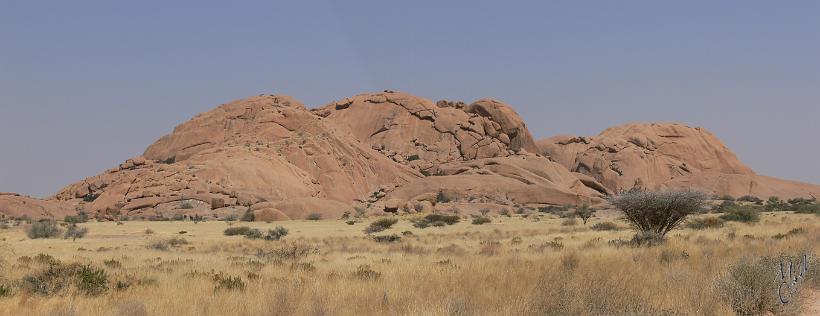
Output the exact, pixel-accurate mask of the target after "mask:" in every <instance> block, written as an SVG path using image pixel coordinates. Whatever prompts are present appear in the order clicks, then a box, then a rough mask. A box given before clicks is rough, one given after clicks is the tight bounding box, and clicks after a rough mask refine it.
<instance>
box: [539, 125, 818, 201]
mask: <svg viewBox="0 0 820 316" xmlns="http://www.w3.org/2000/svg"><path fill="white" fill-rule="evenodd" d="M538 145H539V147H540V150H541V153H542V154H544V155H546V156H549V157H550V158H551V159H553V160H555V161H556V162H558V163H560V164H562V165H564V166H566V167H567V168H569V169H570V170H571V171H573V172H577V173H580V174H583V175H586V176H589V177H591V178H593V179H595V180H597V181H598V182H600V183H601V184H603V185H604V186H605V187H606V188H607V189H609V190H610V191H612V192H618V191H621V190H628V189H631V188H633V187H636V186H637V187H642V188H647V189H658V188H671V187H674V188H693V189H698V190H703V191H706V192H711V193H715V194H721V195H722V194H730V195H735V196H741V195H746V194H752V195H757V196H761V197H768V196H780V197H783V198H786V197H796V196H802V197H807V196H809V194H810V193H811V192H818V188H820V187H819V186H816V185H811V184H806V183H799V182H793V181H785V180H779V179H775V178H770V177H764V176H759V175H757V174H755V172H754V171H753V170H752V169H751V168H749V167H748V166H746V165H744V164H743V163H742V162H740V160H738V159H737V157H736V156H735V154H734V153H732V152H731V151H730V150H729V148H727V147H726V145H724V144H723V143H722V142H721V141H720V140H719V139H718V138H717V137H715V136H714V135H713V134H712V133H710V132H709V131H707V130H705V129H703V128H695V127H689V126H685V125H682V124H676V123H637V124H626V125H622V126H617V127H612V128H609V129H607V130H605V131H603V132H602V133H601V134H599V135H598V136H594V137H583V136H555V137H551V138H547V139H543V140H540V141H539V142H538ZM579 178H581V179H582V180H583V177H581V176H579Z"/></svg>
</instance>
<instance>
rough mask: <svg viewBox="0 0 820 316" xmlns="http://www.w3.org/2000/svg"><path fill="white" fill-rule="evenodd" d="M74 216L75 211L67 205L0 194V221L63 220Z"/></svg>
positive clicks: (10, 194) (13, 194) (16, 195)
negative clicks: (22, 219)
mask: <svg viewBox="0 0 820 316" xmlns="http://www.w3.org/2000/svg"><path fill="white" fill-rule="evenodd" d="M74 214H76V211H75V210H74V208H73V207H71V205H69V204H67V203H62V202H59V201H50V200H41V199H37V198H33V197H28V196H23V195H19V194H15V193H3V192H0V218H2V219H15V218H24V217H27V218H30V219H40V218H53V219H63V218H65V216H66V215H74Z"/></svg>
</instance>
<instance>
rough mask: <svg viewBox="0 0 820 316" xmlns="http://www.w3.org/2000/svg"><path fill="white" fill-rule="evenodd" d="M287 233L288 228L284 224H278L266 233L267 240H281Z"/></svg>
mask: <svg viewBox="0 0 820 316" xmlns="http://www.w3.org/2000/svg"><path fill="white" fill-rule="evenodd" d="M287 235H288V229H287V228H284V227H282V226H276V228H274V229H269V230H268V234H267V235H265V240H280V239H282V238H283V237H285V236H287Z"/></svg>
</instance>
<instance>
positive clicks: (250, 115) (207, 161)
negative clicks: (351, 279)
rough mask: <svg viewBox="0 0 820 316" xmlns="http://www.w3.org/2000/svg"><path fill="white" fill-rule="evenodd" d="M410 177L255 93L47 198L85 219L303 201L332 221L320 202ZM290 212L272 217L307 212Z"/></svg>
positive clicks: (280, 100)
mask: <svg viewBox="0 0 820 316" xmlns="http://www.w3.org/2000/svg"><path fill="white" fill-rule="evenodd" d="M418 177H420V174H418V173H417V172H415V171H413V170H412V169H410V168H408V167H406V166H403V165H400V164H396V163H395V162H393V161H391V160H390V159H388V158H386V157H384V156H383V155H381V154H380V153H378V152H376V151H374V150H372V149H371V148H369V146H365V145H363V144H361V143H359V142H357V141H355V140H354V139H352V138H351V137H349V136H347V135H344V134H336V133H333V132H332V131H331V130H329V129H328V128H327V127H326V126H325V124H324V123H323V122H322V120H321V118H320V117H318V116H316V115H314V114H312V113H311V112H309V111H307V110H306V109H305V108H304V106H302V105H301V104H300V103H298V102H297V101H295V100H293V99H291V98H289V97H286V96H259V97H252V98H248V99H244V100H238V101H234V102H231V103H228V104H225V105H222V106H220V107H218V108H216V109H214V110H211V111H208V112H205V113H203V114H200V115H198V116H196V117H195V118H193V119H192V120H190V121H188V122H186V123H184V124H182V125H180V126H178V127H177V128H175V129H174V132H173V133H171V134H170V135H167V136H164V137H162V138H161V139H160V140H158V141H157V142H156V143H154V144H153V145H151V146H150V147H149V148H148V149H147V150H146V151H145V154H144V155H143V156H142V157H137V158H134V159H131V160H128V161H127V162H125V163H123V164H122V165H120V166H119V168H115V169H112V170H109V171H108V172H106V173H103V174H101V175H98V176H94V177H91V178H88V179H86V180H83V181H82V182H80V183H77V184H73V185H70V186H68V187H66V188H65V189H63V190H62V191H60V192H59V193H57V195H56V196H55V198H56V199H58V200H64V201H75V202H76V203H78V204H79V206H80V207H81V208H84V209H86V210H87V211H89V212H92V213H102V214H118V215H125V216H134V217H146V216H147V217H152V216H163V215H164V213H166V212H169V211H170V212H174V211H175V210H176V211H179V210H187V211H185V212H188V213H193V212H205V213H208V212H209V211H211V209H212V208H215V209H216V210H213V212H212V213H214V214H215V215H218V214H220V212H219V210H223V211H224V209H226V208H227V209H228V210H229V211H231V212H233V213H236V212H238V210H241V209H243V208H244V209H247V208H248V207H253V206H254V205H256V204H259V203H263V202H276V201H305V200H304V199H305V198H311V199H314V200H312V201H313V202H311V203H308V204H305V205H310V206H312V207H314V208H315V209H314V210H311V211H315V212H320V213H321V212H330V213H328V215H337V213H339V211H338V205H336V206H334V208H332V209H331V210H325V209H322V208H320V207H319V205H320V204H324V205H331V204H333V203H332V202H330V201H336V202H338V203H344V204H347V205H349V204H351V203H353V202H354V201H355V200H357V199H360V198H364V197H366V196H367V195H369V194H370V193H371V192H373V191H374V190H376V189H377V188H378V187H379V186H381V185H383V184H388V183H389V184H396V183H398V184H402V183H405V182H408V181H411V180H414V179H416V178H418ZM318 200H321V201H325V202H323V203H318V202H315V201H318ZM297 204H298V203H297ZM297 206H298V205H297ZM297 206H294V207H291V208H284V207H276V208H275V209H276V210H277V211H278V212H279V213H277V212H272V213H273V214H275V215H276V216H280V213H281V215H284V216H285V217H287V218H289V219H295V218H300V216H302V215H303V213H304V212H306V211H305V210H298V211H291V210H295V209H298V207H297ZM231 212H227V213H231ZM223 213H225V212H223ZM331 213H332V214H331ZM240 215H241V213H240ZM272 216H273V215H272Z"/></svg>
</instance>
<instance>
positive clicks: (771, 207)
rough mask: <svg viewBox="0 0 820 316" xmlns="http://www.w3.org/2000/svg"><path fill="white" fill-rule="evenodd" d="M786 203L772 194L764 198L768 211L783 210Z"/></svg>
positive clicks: (785, 207) (786, 206)
mask: <svg viewBox="0 0 820 316" xmlns="http://www.w3.org/2000/svg"><path fill="white" fill-rule="evenodd" d="M788 206H789V205H788V204H786V202H783V200H781V199H780V198H779V197H776V196H773V197H770V198H769V199H768V200H766V211H769V212H780V211H785V210H786V209H787V208H788Z"/></svg>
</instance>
